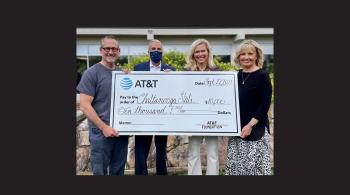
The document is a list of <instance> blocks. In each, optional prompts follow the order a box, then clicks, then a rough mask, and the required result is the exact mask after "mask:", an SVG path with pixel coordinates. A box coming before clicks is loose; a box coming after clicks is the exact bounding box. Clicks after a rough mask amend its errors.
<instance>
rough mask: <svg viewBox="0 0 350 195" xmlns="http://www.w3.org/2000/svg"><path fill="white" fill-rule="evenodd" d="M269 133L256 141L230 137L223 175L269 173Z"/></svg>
mask: <svg viewBox="0 0 350 195" xmlns="http://www.w3.org/2000/svg"><path fill="white" fill-rule="evenodd" d="M269 151H270V148H269V133H268V132H267V130H265V134H264V136H263V137H262V138H261V139H260V140H257V141H246V140H243V139H241V138H240V137H230V138H229V141H228V147H227V161H226V168H225V175H271V166H270V156H269Z"/></svg>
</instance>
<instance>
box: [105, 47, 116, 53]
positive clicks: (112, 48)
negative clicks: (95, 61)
mask: <svg viewBox="0 0 350 195" xmlns="http://www.w3.org/2000/svg"><path fill="white" fill-rule="evenodd" d="M102 49H103V50H104V51H105V52H109V51H111V50H112V51H113V52H117V51H120V48H119V47H102Z"/></svg>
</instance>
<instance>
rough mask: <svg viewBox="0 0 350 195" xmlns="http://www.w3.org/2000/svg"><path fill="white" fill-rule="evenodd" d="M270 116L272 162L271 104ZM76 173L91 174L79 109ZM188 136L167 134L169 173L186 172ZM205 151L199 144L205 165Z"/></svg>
mask: <svg viewBox="0 0 350 195" xmlns="http://www.w3.org/2000/svg"><path fill="white" fill-rule="evenodd" d="M269 116H270V124H271V126H270V128H271V135H270V146H271V154H270V157H271V164H272V166H273V165H274V164H273V127H274V126H273V119H274V118H273V105H272V106H271V108H270V111H269ZM76 138H77V139H76V141H77V146H76V174H77V175H91V165H90V143H89V131H88V126H87V119H86V118H85V117H84V115H83V114H82V112H81V111H77V126H76ZM227 141H228V137H219V158H220V167H221V169H224V168H225V167H224V165H225V163H226V149H227ZM134 145H135V142H134V136H131V137H129V146H128V147H129V148H128V159H127V165H126V170H125V173H126V174H131V175H133V174H134V173H133V171H134V161H135V155H134ZM187 147H188V137H187V136H168V144H167V157H168V160H167V166H168V171H169V174H175V173H171V171H180V172H187V170H186V169H187V157H188V151H187ZM205 154H206V152H205V145H204V144H202V145H201V159H202V165H203V166H206V155H205ZM155 156H156V155H155V147H154V142H152V145H151V148H150V154H149V157H148V162H147V163H148V167H149V168H150V171H149V172H150V174H153V172H154V168H155Z"/></svg>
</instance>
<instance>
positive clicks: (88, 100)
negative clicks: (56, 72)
mask: <svg viewBox="0 0 350 195" xmlns="http://www.w3.org/2000/svg"><path fill="white" fill-rule="evenodd" d="M100 54H101V56H102V60H101V61H100V62H99V63H97V64H95V65H93V66H92V67H90V68H89V69H87V70H86V71H85V72H84V74H83V76H82V78H81V80H80V82H79V84H78V86H77V90H78V91H79V92H80V109H81V111H82V112H83V113H84V114H85V116H86V117H87V118H88V125H89V141H90V145H91V167H92V172H93V174H94V175H124V167H125V163H126V158H127V152H128V138H129V136H118V131H117V130H116V129H113V128H112V127H110V126H109V119H110V106H111V88H112V71H114V70H119V68H118V67H117V66H116V65H115V61H116V60H117V59H118V57H119V55H120V48H119V43H118V40H117V39H116V38H115V37H114V36H105V37H103V38H102V39H101V47H100ZM107 170H109V172H108V171H107Z"/></svg>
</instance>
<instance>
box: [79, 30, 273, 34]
mask: <svg viewBox="0 0 350 195" xmlns="http://www.w3.org/2000/svg"><path fill="white" fill-rule="evenodd" d="M273 31H274V29H273V28H77V29H76V33H77V35H149V34H152V35H273Z"/></svg>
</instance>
